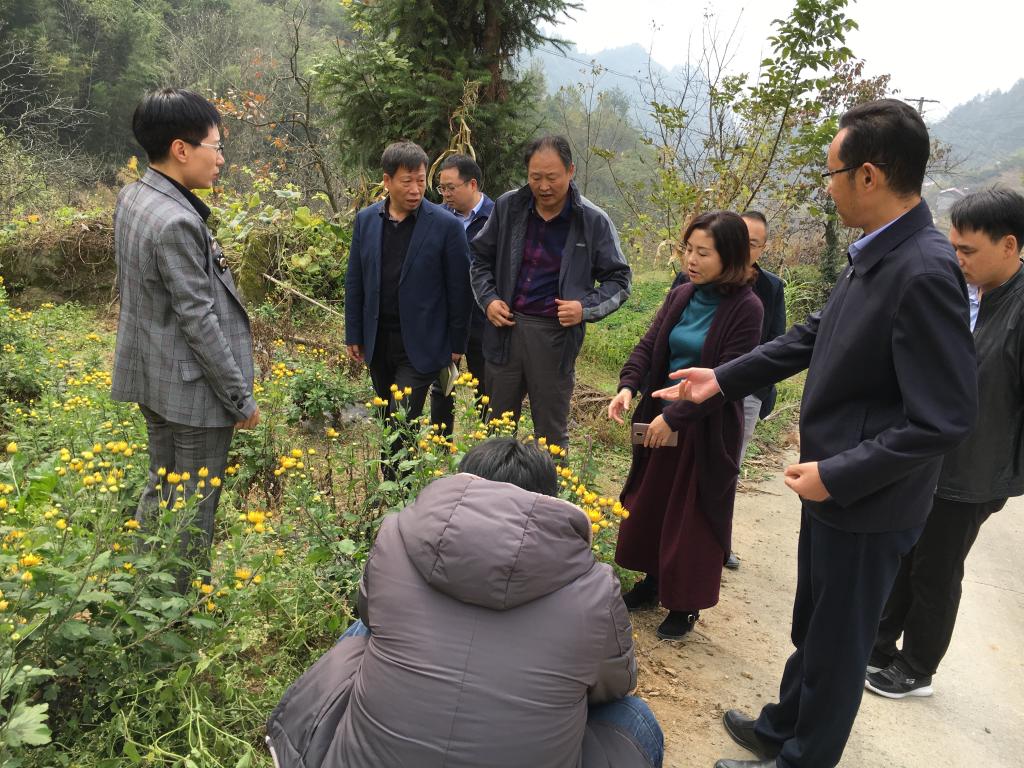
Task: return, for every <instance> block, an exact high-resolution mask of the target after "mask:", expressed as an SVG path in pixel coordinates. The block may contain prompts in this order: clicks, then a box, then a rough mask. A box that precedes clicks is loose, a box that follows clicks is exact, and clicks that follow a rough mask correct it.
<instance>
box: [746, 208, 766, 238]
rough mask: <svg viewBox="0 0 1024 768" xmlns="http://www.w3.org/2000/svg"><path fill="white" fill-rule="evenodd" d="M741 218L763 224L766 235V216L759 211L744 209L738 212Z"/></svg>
mask: <svg viewBox="0 0 1024 768" xmlns="http://www.w3.org/2000/svg"><path fill="white" fill-rule="evenodd" d="M740 218H741V219H753V220H754V221H760V222H761V223H762V224H764V236H765V237H768V218H767V217H766V216H765V215H764V214H763V213H761V212H760V211H744V212H743V213H741V214H740Z"/></svg>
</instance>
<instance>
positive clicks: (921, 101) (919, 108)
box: [904, 96, 939, 117]
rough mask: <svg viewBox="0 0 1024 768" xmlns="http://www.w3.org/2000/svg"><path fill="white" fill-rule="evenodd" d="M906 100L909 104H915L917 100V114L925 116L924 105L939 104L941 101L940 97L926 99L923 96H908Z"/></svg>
mask: <svg viewBox="0 0 1024 768" xmlns="http://www.w3.org/2000/svg"><path fill="white" fill-rule="evenodd" d="M904 101H905V102H907V103H908V104H913V103H914V102H915V101H916V102H917V114H919V115H921V116H922V117H923V116H924V105H925V104H938V103H939V100H938V99H926V98H924V97H923V96H920V97H911V98H908V99H904Z"/></svg>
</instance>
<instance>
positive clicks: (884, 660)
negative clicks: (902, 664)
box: [868, 648, 892, 675]
mask: <svg viewBox="0 0 1024 768" xmlns="http://www.w3.org/2000/svg"><path fill="white" fill-rule="evenodd" d="M890 664H892V656H890V655H888V654H886V653H881V652H880V651H876V650H875V649H874V648H872V649H871V657H870V658H869V659H868V674H869V675H873V674H875V673H876V672H881V671H882V670H883V669H885V668H886V667H888V666H889V665H890Z"/></svg>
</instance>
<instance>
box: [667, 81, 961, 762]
mask: <svg viewBox="0 0 1024 768" xmlns="http://www.w3.org/2000/svg"><path fill="white" fill-rule="evenodd" d="M839 125H840V131H839V133H838V134H836V137H835V139H834V140H833V141H832V144H831V146H830V147H829V152H828V170H827V171H826V173H825V174H824V175H825V177H826V178H827V179H828V191H829V195H830V196H831V197H832V199H833V200H834V201H835V204H836V210H837V211H838V212H839V215H840V217H841V218H842V220H843V222H844V223H845V224H846V225H847V226H850V227H857V228H860V229H863V230H864V236H863V237H861V238H860V239H859V240H857V241H856V242H854V243H853V244H852V245H851V246H850V250H849V262H850V263H849V266H847V268H846V269H845V270H844V272H843V273H842V275H840V277H839V280H838V282H837V283H836V286H835V288H834V289H833V291H832V295H831V296H830V297H829V299H828V302H827V303H826V304H825V307H824V308H823V309H822V310H821V312H818V313H815V314H813V315H811V316H810V317H809V318H808V319H807V321H806V322H805V323H804V324H802V325H797V326H794V327H793V328H791V329H790V330H789V331H788V332H787V333H786V334H784V335H783V336H780V337H779V338H777V339H775V340H774V341H772V342H769V343H768V344H764V345H762V346H760V347H758V348H757V349H755V350H753V351H752V352H750V353H749V354H747V355H745V356H743V357H740V358H738V359H736V360H734V361H732V362H730V363H726V364H725V365H722V366H720V367H718V368H716V369H714V370H710V369H695V368H691V369H688V370H683V371H678V372H676V373H675V374H673V376H674V377H675V378H681V379H682V380H683V381H682V382H681V384H680V385H679V386H678V387H676V386H673V387H671V388H669V389H668V390H662V391H661V392H655V393H654V395H655V396H663V395H668V396H669V397H676V396H682V397H685V398H687V399H690V400H693V401H694V402H702V401H703V400H706V399H707V398H709V397H712V396H725V397H726V398H729V399H736V398H739V397H743V396H744V395H747V394H749V393H750V392H753V391H755V390H757V389H759V388H761V387H764V386H765V385H767V384H771V383H773V382H777V381H781V380H782V379H784V378H786V377H788V376H792V375H793V374H795V373H797V372H798V371H801V370H804V369H805V368H806V369H807V383H806V385H805V387H804V394H803V401H802V404H801V413H800V463H798V464H794V465H792V466H790V467H788V468H787V469H786V485H788V486H789V487H790V488H791V489H792V490H793V491H795V492H796V493H797V494H799V495H800V497H801V499H802V501H803V510H802V517H801V525H800V542H799V548H798V556H797V557H798V559H797V588H796V598H795V603H794V608H793V626H792V639H793V644H794V645H795V646H796V650H795V652H794V653H793V655H792V656H790V658H789V660H788V661H787V662H786V668H785V671H784V672H783V676H782V683H781V686H780V691H779V701H778V703H775V704H768V705H767V706H765V707H764V708H763V709H762V710H761V713H760V716H759V717H758V718H757V719H756V720H754V719H751V718H749V717H746V716H745V715H743V714H742V713H740V712H738V711H736V710H730V711H729V712H727V713H726V715H725V727H726V730H727V731H729V734H730V735H731V736H732V737H733V739H735V740H736V741H737V742H738V743H739V744H741V745H742V746H744V747H746V748H747V749H748V750H750V751H751V752H753V753H754V754H756V755H757V756H758V760H755V761H747V760H742V761H741V760H720V761H719V762H718V763H716V766H717V768H740V767H741V766H746V767H749V768H755V767H756V768H767V767H768V766H772V767H773V768H774V767H775V766H778V767H779V768H830V766H835V765H836V764H838V762H839V760H840V757H841V756H842V753H843V749H844V747H845V745H846V740H847V739H848V737H849V735H850V730H851V729H852V727H853V722H854V719H855V718H856V715H857V709H858V708H859V706H860V701H861V697H862V694H863V685H864V673H865V669H866V667H867V662H868V657H869V655H870V653H871V648H872V645H873V644H874V639H875V631H876V629H877V627H878V620H879V617H880V616H881V613H882V607H883V605H884V603H885V599H886V597H888V594H889V590H890V588H891V587H892V584H893V581H894V580H895V578H896V574H897V572H898V570H899V565H900V559H901V557H902V556H903V555H904V554H906V553H907V552H908V551H909V550H910V549H911V548H912V547H913V546H914V544H915V542H916V541H917V538H918V536H919V535H920V533H921V530H922V528H923V527H924V522H925V519H926V518H927V516H928V512H929V510H930V508H931V499H932V494H933V492H934V491H935V483H936V480H937V478H938V476H939V468H940V466H941V464H942V455H943V454H944V453H946V452H947V451H948V450H950V449H951V448H953V447H954V446H956V445H957V443H959V442H960V441H961V440H962V439H963V438H964V437H965V436H966V435H967V433H968V432H969V431H970V430H971V428H972V426H973V424H974V422H975V419H976V415H977V373H976V365H975V357H974V346H973V343H972V339H971V333H970V328H969V325H968V304H967V289H966V285H965V284H964V279H963V275H962V274H961V272H960V269H959V268H958V265H957V261H956V257H955V254H954V252H953V248H952V246H950V244H949V241H948V240H947V239H946V238H945V237H944V236H943V235H942V234H940V233H939V231H938V230H937V229H936V228H935V227H934V225H933V224H932V216H931V213H930V212H929V210H928V206H927V205H926V204H925V203H924V202H923V201H922V200H921V184H922V182H923V180H924V172H925V166H926V165H927V162H928V154H929V140H928V131H927V129H926V128H925V126H924V122H923V121H922V120H921V118H920V116H919V115H918V114H917V112H915V111H914V109H913V108H912V107H910V106H909V105H908V104H906V103H904V102H901V101H896V100H892V99H883V100H881V101H875V102H870V103H867V104H862V105H860V106H858V107H855V108H853V109H851V110H850V111H849V112H847V113H846V114H845V115H843V117H842V119H841V120H840V123H839Z"/></svg>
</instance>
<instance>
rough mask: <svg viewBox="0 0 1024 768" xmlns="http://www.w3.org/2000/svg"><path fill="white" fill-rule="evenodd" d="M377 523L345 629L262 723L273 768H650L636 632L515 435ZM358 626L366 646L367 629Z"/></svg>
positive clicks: (574, 511)
mask: <svg viewBox="0 0 1024 768" xmlns="http://www.w3.org/2000/svg"><path fill="white" fill-rule="evenodd" d="M460 470H461V471H462V472H463V473H462V474H458V475H454V476H450V477H444V478H441V479H439V480H436V481H434V482H433V483H431V484H430V485H429V486H428V487H427V488H425V489H424V490H423V491H422V492H421V493H420V495H419V497H418V498H417V499H416V501H415V502H414V503H413V504H411V505H409V506H408V507H407V508H406V509H404V510H403V511H402V512H400V513H399V514H397V515H392V516H391V517H388V518H387V519H386V520H385V521H384V523H383V525H382V526H381V529H380V534H379V535H378V536H377V541H376V543H375V544H374V547H373V550H372V552H371V553H370V557H369V559H368V560H367V563H366V570H365V572H364V574H363V580H362V583H361V585H360V593H359V614H360V616H361V617H362V622H365V627H364V626H363V623H362V622H357V623H356V624H355V625H354V626H353V628H351V629H350V631H349V632H347V633H346V637H343V638H342V640H341V641H340V642H339V643H338V644H337V645H336V646H334V648H333V649H332V650H331V651H329V652H328V653H327V654H326V655H325V656H324V657H323V658H321V659H320V660H319V661H318V662H317V663H316V664H315V665H314V666H313V667H312V668H311V669H310V670H309V671H307V672H306V673H305V674H304V675H303V676H302V677H301V678H300V679H299V680H298V681H297V682H296V683H295V684H294V685H293V686H292V687H291V688H290V689H289V690H288V692H287V693H286V694H285V696H284V698H283V699H282V700H281V703H280V704H279V705H278V706H277V708H276V709H275V710H274V712H273V714H272V715H271V717H270V721H269V722H268V725H267V730H268V734H269V736H268V743H269V744H270V746H271V749H272V750H273V752H274V755H275V763H276V765H277V766H279V768H320V766H324V768H376V767H377V766H382V767H383V766H388V768H390V767H392V766H393V767H394V768H399V767H402V768H405V767H406V766H408V767H409V768H413V767H415V768H442V767H443V768H481V767H482V766H486V767H487V768H522V767H523V766H530V768H612V766H614V768H657V766H660V765H661V760H662V752H663V744H662V735H661V729H660V728H659V727H658V724H657V721H656V720H655V719H654V716H653V714H652V713H651V711H650V709H648V707H647V705H646V704H644V702H643V701H641V700H640V699H637V698H635V697H632V696H627V695H626V694H628V693H629V692H630V691H631V690H632V689H633V687H634V685H635V684H636V657H635V654H634V649H633V638H632V627H631V626H630V622H629V615H628V614H627V612H626V606H625V605H624V604H623V602H622V596H621V594H620V592H619V582H618V578H617V577H616V576H615V573H614V572H613V571H612V569H611V566H609V565H604V564H600V563H597V562H596V561H595V560H594V554H593V552H592V551H591V538H590V537H591V522H590V519H589V518H588V517H587V516H586V514H585V513H584V512H583V511H582V510H581V509H580V508H579V507H576V506H574V505H572V504H569V503H568V502H565V501H561V500H560V499H557V498H554V494H555V492H556V491H557V488H558V481H557V475H556V473H555V467H554V464H553V463H552V461H551V458H550V455H549V454H548V453H547V452H545V451H541V450H539V449H538V448H537V447H536V446H534V445H527V444H523V443H520V442H518V441H517V440H514V439H510V438H496V439H493V440H489V441H487V442H485V443H481V444H480V445H478V446H476V447H475V448H474V449H473V450H471V451H470V452H469V453H467V454H466V457H465V458H464V459H463V461H462V464H461V465H460ZM367 627H368V628H369V631H367Z"/></svg>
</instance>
